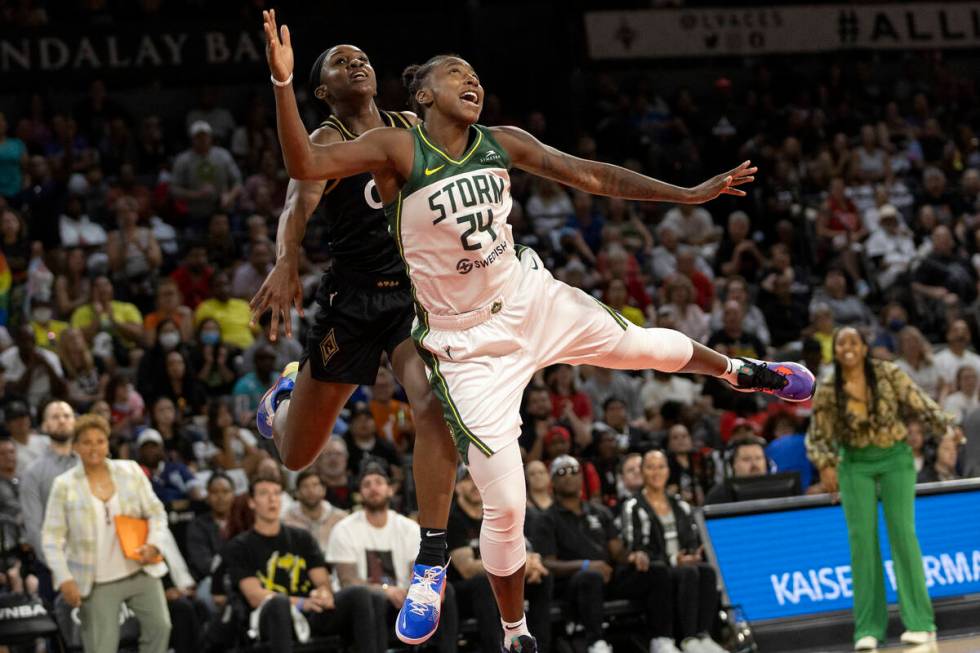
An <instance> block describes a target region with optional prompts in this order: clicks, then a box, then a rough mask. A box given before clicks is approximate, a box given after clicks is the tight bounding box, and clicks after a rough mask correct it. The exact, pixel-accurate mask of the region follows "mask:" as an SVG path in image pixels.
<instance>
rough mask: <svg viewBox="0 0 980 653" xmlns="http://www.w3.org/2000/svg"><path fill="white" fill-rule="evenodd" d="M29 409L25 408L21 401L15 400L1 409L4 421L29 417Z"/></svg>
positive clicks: (25, 405)
mask: <svg viewBox="0 0 980 653" xmlns="http://www.w3.org/2000/svg"><path fill="white" fill-rule="evenodd" d="M30 415H31V409H30V408H28V407H27V404H25V403H24V402H23V401H20V400H19V399H15V400H14V401H11V402H10V403H8V404H7V406H6V407H5V408H4V409H3V418H4V419H5V420H12V419H19V418H21V417H30Z"/></svg>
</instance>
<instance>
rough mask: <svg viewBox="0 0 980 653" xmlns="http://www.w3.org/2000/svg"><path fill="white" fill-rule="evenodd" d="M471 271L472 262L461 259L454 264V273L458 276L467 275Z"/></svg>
mask: <svg viewBox="0 0 980 653" xmlns="http://www.w3.org/2000/svg"><path fill="white" fill-rule="evenodd" d="M471 270H473V261H471V260H470V259H468V258H461V259H459V262H458V263H457V264H456V271H457V272H459V273H460V274H469V273H470V271H471Z"/></svg>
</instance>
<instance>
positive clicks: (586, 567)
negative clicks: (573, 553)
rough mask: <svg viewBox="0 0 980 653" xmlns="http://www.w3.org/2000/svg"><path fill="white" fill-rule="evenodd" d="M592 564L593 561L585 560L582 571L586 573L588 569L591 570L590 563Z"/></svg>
mask: <svg viewBox="0 0 980 653" xmlns="http://www.w3.org/2000/svg"><path fill="white" fill-rule="evenodd" d="M590 562H592V561H591V560H583V561H582V571H585V570H586V569H588V568H589V563H590Z"/></svg>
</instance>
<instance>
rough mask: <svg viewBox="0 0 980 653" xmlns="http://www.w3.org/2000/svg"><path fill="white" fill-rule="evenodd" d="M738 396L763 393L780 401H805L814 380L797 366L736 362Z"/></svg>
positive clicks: (813, 384) (810, 391)
mask: <svg viewBox="0 0 980 653" xmlns="http://www.w3.org/2000/svg"><path fill="white" fill-rule="evenodd" d="M739 360H740V361H742V363H743V365H742V367H741V368H740V369H739V370H738V385H737V386H732V388H734V389H735V390H738V391H739V392H765V393H766V394H770V395H773V396H776V397H779V398H780V399H782V400H783V401H806V400H807V399H809V398H810V397H812V396H813V392H814V390H815V389H816V386H817V380H816V378H814V376H813V373H812V372H811V371H810V370H808V369H807V368H806V367H805V366H803V365H801V364H799V363H772V362H766V361H757V360H755V359H753V358H739Z"/></svg>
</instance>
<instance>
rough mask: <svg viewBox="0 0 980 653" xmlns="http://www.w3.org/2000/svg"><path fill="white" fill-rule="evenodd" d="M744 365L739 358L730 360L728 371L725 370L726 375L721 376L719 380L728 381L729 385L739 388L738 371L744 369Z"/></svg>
mask: <svg viewBox="0 0 980 653" xmlns="http://www.w3.org/2000/svg"><path fill="white" fill-rule="evenodd" d="M742 365H744V363H742V361H741V360H739V359H737V358H729V359H728V369H727V370H725V373H724V374H722V375H720V376H719V377H718V378H720V379H724V380H725V381H728V382H729V383H731V384H732V385H734V386H736V387H737V386H738V371H739V370H740V369H742Z"/></svg>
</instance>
